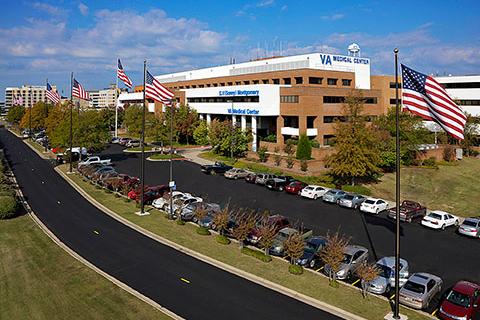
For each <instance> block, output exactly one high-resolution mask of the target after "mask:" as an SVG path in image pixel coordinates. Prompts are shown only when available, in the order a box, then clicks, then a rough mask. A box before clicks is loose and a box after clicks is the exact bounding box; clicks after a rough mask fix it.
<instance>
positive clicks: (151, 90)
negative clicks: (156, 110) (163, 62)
mask: <svg viewBox="0 0 480 320" xmlns="http://www.w3.org/2000/svg"><path fill="white" fill-rule="evenodd" d="M146 72H147V74H146V79H145V96H146V98H150V99H153V100H155V101H158V102H161V103H163V104H170V100H171V99H172V98H173V97H174V96H175V95H174V93H173V92H172V91H170V90H168V89H167V88H166V87H164V86H163V85H162V84H161V83H160V81H158V80H157V79H155V78H154V77H153V76H152V75H151V74H150V72H148V71H146Z"/></svg>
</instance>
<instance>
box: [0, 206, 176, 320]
mask: <svg viewBox="0 0 480 320" xmlns="http://www.w3.org/2000/svg"><path fill="white" fill-rule="evenodd" d="M0 256H1V257H2V258H1V259H0V296H1V297H2V298H1V299H2V302H1V307H0V319H170V318H169V317H168V316H166V315H165V314H163V313H161V312H160V311H157V310H156V309H154V308H153V307H151V306H150V305H148V304H146V303H144V302H143V301H141V300H139V299H137V298H136V297H134V296H132V295H130V294H129V293H127V292H125V291H124V290H122V289H120V288H119V287H117V286H116V285H114V284H113V283H111V282H110V281H108V280H106V279H105V278H103V277H102V276H100V275H98V274H97V273H95V272H94V271H93V270H91V269H89V268H88V267H86V266H84V265H83V264H82V263H80V262H78V261H77V260H75V259H74V258H72V257H71V256H70V255H68V254H67V253H66V252H65V251H63V250H62V249H61V248H60V247H58V246H57V245H56V244H54V243H53V242H52V241H51V240H50V238H48V237H47V236H46V235H45V234H44V233H43V231H42V230H41V229H40V228H38V227H37V225H36V224H35V223H34V222H33V221H32V220H31V219H30V217H29V216H27V215H24V216H21V217H17V218H15V219H11V220H0Z"/></svg>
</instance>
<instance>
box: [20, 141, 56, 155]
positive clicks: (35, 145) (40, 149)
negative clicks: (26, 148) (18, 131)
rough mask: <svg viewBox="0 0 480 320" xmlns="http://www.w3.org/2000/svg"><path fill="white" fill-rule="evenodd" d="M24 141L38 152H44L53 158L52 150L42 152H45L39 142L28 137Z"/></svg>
mask: <svg viewBox="0 0 480 320" xmlns="http://www.w3.org/2000/svg"><path fill="white" fill-rule="evenodd" d="M24 141H25V143H27V144H29V145H30V146H32V147H33V148H34V149H35V150H37V151H39V152H40V153H42V154H45V155H46V156H48V157H49V158H53V154H52V152H47V153H44V152H45V147H43V146H41V145H40V144H38V143H36V142H35V141H31V140H30V139H25V140H24Z"/></svg>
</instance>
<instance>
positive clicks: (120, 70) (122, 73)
mask: <svg viewBox="0 0 480 320" xmlns="http://www.w3.org/2000/svg"><path fill="white" fill-rule="evenodd" d="M117 77H118V79H120V80H122V81H123V83H125V85H126V86H127V87H129V88H131V87H132V81H131V80H130V78H129V77H128V76H127V75H126V74H125V71H124V70H123V66H122V63H121V62H120V59H118V67H117Z"/></svg>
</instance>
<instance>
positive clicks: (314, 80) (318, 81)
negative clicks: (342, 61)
mask: <svg viewBox="0 0 480 320" xmlns="http://www.w3.org/2000/svg"><path fill="white" fill-rule="evenodd" d="M322 80H323V78H318V77H308V83H309V84H322Z"/></svg>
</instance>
